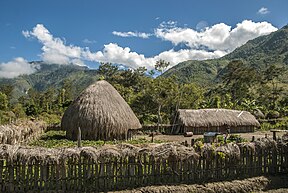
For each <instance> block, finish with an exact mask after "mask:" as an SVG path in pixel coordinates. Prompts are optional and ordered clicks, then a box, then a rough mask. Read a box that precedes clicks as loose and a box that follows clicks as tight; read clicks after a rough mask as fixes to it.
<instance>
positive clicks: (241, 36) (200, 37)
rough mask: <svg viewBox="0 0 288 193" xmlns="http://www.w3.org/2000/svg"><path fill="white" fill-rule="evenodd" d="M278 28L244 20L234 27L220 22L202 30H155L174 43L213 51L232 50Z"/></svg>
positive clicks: (177, 28)
mask: <svg viewBox="0 0 288 193" xmlns="http://www.w3.org/2000/svg"><path fill="white" fill-rule="evenodd" d="M276 30H277V28H275V27H274V26H272V25H271V24H270V23H268V22H258V23H255V22H253V21H250V20H244V21H243V22H242V23H238V24H237V25H236V27H235V28H234V29H232V27H231V26H228V25H226V24H224V23H219V24H216V25H213V26H211V27H206V28H205V30H202V31H200V32H198V31H196V30H194V29H191V28H181V27H172V28H171V27H170V28H166V27H165V26H164V27H163V26H160V27H159V28H157V29H156V30H155V35H156V36H157V37H159V38H162V39H163V40H165V41H170V42H172V43H173V44H174V45H178V44H181V43H184V44H186V45H187V46H189V47H190V48H191V49H199V48H201V47H206V48H207V49H210V50H213V51H215V50H218V51H224V52H231V51H233V50H234V49H235V48H237V47H239V46H241V45H243V44H245V43H246V42H247V41H248V40H251V39H254V38H256V37H258V36H261V35H266V34H269V33H271V32H273V31H276Z"/></svg>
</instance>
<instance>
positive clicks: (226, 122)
mask: <svg viewBox="0 0 288 193" xmlns="http://www.w3.org/2000/svg"><path fill="white" fill-rule="evenodd" d="M177 120H178V122H177V124H178V127H177V129H176V130H174V132H176V133H185V132H191V131H192V132H193V133H194V134H203V133H205V132H225V131H226V130H227V129H230V132H231V133H244V132H254V129H255V127H259V126H260V124H259V122H258V121H257V120H256V118H255V117H254V116H253V115H252V114H251V113H249V112H247V111H238V110H230V109H199V110H192V109H179V110H178V119H177Z"/></svg>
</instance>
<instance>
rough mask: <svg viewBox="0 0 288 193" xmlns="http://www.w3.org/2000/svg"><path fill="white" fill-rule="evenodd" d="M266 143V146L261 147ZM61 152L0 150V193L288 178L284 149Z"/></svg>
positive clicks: (244, 146) (259, 146)
mask: <svg viewBox="0 0 288 193" xmlns="http://www.w3.org/2000/svg"><path fill="white" fill-rule="evenodd" d="M266 142H267V141H266ZM266 142H265V140H264V141H258V142H257V141H256V142H253V143H242V144H237V145H236V144H227V145H225V146H220V147H215V146H211V145H204V146H202V147H201V146H199V147H195V148H196V149H194V148H193V147H185V146H181V145H175V144H161V145H154V146H152V147H151V146H149V147H144V148H143V147H142V148H139V147H135V146H132V145H126V144H121V145H116V146H107V147H106V146H104V147H102V148H98V149H97V148H93V147H83V148H66V149H45V148H27V147H16V146H10V145H2V146H0V192H28V191H31V192H40V191H62V192H77V191H79V192H100V191H111V190H123V189H128V188H136V187H141V186H149V185H157V184H159V185H160V184H162V185H163V184H165V185H166V184H180V183H187V184H193V183H203V182H211V181H219V180H227V179H229V180H232V179H239V178H246V177H252V176H260V175H266V174H267V175H268V174H280V173H288V146H287V144H286V143H281V142H278V143H276V142H271V140H269V143H266Z"/></svg>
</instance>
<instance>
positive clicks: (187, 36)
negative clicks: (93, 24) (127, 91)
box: [22, 20, 277, 70]
mask: <svg viewBox="0 0 288 193" xmlns="http://www.w3.org/2000/svg"><path fill="white" fill-rule="evenodd" d="M275 30H277V28H275V27H273V26H272V25H271V24H270V23H267V22H258V23H255V22H252V21H249V20H245V21H243V22H241V23H239V24H237V25H236V27H235V28H232V27H231V26H228V25H226V24H224V23H219V24H216V25H213V26H211V27H205V28H204V29H203V30H201V31H196V30H194V29H191V28H187V27H185V28H181V27H177V22H175V21H168V22H162V23H161V24H160V26H159V28H157V29H155V32H154V35H155V36H156V37H158V38H161V39H163V40H164V41H170V42H172V43H173V44H174V45H179V44H183V43H184V44H186V45H187V46H188V49H181V50H178V51H175V50H174V49H173V48H172V49H170V50H166V51H163V52H162V53H159V54H158V55H155V56H152V57H145V56H144V55H143V54H139V53H137V52H135V51H132V50H131V49H130V48H129V47H124V48H123V47H121V46H119V45H117V44H116V43H109V44H106V45H104V48H103V50H101V51H97V52H91V51H90V50H89V48H82V47H78V46H74V45H66V42H65V41H63V40H62V39H60V38H57V37H53V35H52V34H51V33H50V32H49V31H48V30H47V29H46V28H45V27H44V26H43V25H42V24H37V25H36V26H35V27H34V28H33V30H32V31H23V32H22V33H23V35H24V36H25V37H26V38H36V39H38V41H39V42H40V43H41V44H43V47H42V51H43V53H42V54H41V57H42V60H43V61H44V62H46V63H57V64H70V63H74V64H78V65H84V62H83V61H95V62H111V63H115V64H121V65H125V66H127V67H128V68H138V67H142V66H145V67H146V68H147V69H148V70H151V69H153V68H154V65H155V63H156V61H157V60H159V59H164V60H166V61H168V62H170V66H169V67H172V66H174V65H176V64H178V63H180V62H183V61H186V60H204V59H212V58H219V57H222V56H224V55H225V54H228V53H229V52H231V51H233V50H234V49H235V48H236V47H238V46H241V45H243V44H244V43H246V42H247V41H248V40H251V39H254V38H256V37H258V36H260V35H266V34H269V33H271V32H273V31H275ZM113 34H114V35H119V36H123V37H131V36H134V37H141V36H142V38H144V37H145V33H143V34H142V35H141V33H139V32H113ZM146 35H147V34H146ZM150 35H151V34H149V36H150ZM149 36H148V37H149ZM89 41H90V40H89ZM87 42H88V41H87Z"/></svg>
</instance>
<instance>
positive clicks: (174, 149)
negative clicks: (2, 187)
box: [0, 143, 199, 165]
mask: <svg viewBox="0 0 288 193" xmlns="http://www.w3.org/2000/svg"><path fill="white" fill-rule="evenodd" d="M145 155H146V156H153V157H154V158H155V159H156V160H157V159H168V158H169V159H173V160H198V159H199V155H198V154H197V153H196V152H195V150H194V148H193V147H185V146H182V145H179V144H173V143H167V144H157V145H151V146H147V147H144V148H143V147H137V146H133V145H129V144H118V145H105V146H102V147H100V148H96V147H82V148H43V147H24V146H16V145H13V146H12V145H0V159H6V160H9V161H10V162H21V163H25V164H33V163H34V162H35V161H38V162H40V163H43V164H47V163H49V164H55V165H58V164H60V163H62V162H64V161H66V160H68V159H71V158H72V159H74V160H76V161H77V160H78V161H79V160H80V158H81V157H82V158H85V160H93V161H94V162H100V163H107V162H109V161H113V160H115V159H118V158H125V157H134V158H135V157H138V156H145Z"/></svg>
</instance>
